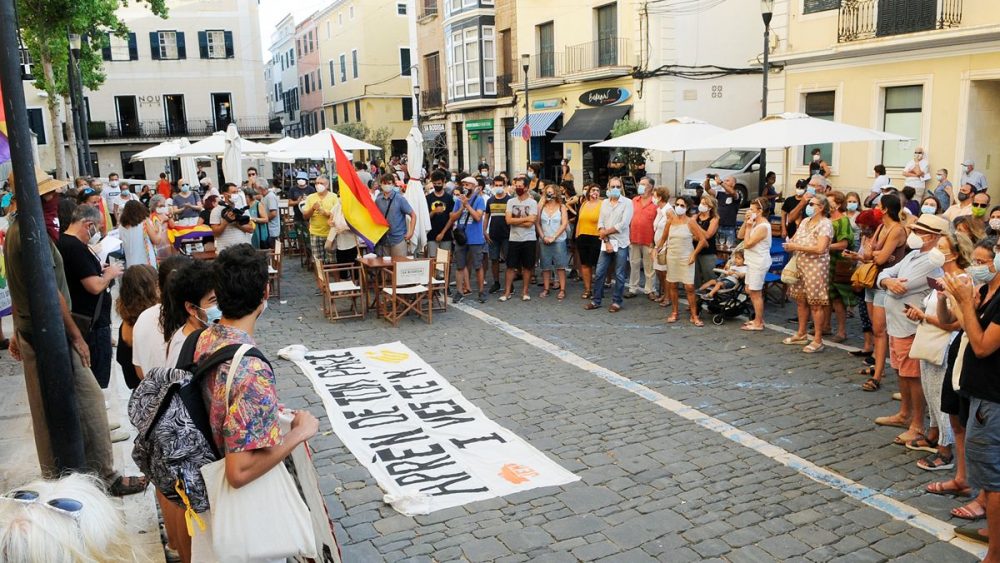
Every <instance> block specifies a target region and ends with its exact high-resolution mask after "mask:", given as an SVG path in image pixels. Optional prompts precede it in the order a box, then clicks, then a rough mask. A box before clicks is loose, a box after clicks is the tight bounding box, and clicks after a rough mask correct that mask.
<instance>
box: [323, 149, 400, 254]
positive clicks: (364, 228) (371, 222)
mask: <svg viewBox="0 0 1000 563" xmlns="http://www.w3.org/2000/svg"><path fill="white" fill-rule="evenodd" d="M330 142H331V143H333V153H334V156H335V158H336V163H337V184H338V185H339V186H340V205H341V207H342V208H343V210H344V219H346V220H347V224H348V225H350V226H351V229H353V230H354V232H355V233H357V234H358V236H359V237H361V238H362V239H364V241H365V244H366V245H367V246H368V250H369V251H371V250H372V249H374V248H375V243H376V242H378V240H379V239H380V238H382V235H384V234H385V233H387V232H388V231H389V222H388V221H386V220H385V217H384V216H383V215H382V212H381V211H379V209H378V207H377V206H376V205H375V202H374V201H373V200H372V196H371V194H370V193H368V187H367V186H365V185H364V184H363V183H361V178H358V173H357V172H355V170H354V165H353V164H351V161H350V160H348V158H347V155H346V154H344V151H343V150H342V149H341V148H340V146H338V145H337V140H336V139H334V137H333V135H330Z"/></svg>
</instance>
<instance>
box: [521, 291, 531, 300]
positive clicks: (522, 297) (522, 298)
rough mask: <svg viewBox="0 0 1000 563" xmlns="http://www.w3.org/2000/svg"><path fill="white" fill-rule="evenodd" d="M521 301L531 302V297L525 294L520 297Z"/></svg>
mask: <svg viewBox="0 0 1000 563" xmlns="http://www.w3.org/2000/svg"><path fill="white" fill-rule="evenodd" d="M521 301H531V296H530V295H528V294H527V293H525V294H524V295H522V296H521Z"/></svg>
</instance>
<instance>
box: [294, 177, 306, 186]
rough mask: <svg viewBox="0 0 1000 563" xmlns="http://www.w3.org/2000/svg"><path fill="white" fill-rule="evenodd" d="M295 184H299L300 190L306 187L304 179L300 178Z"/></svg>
mask: <svg viewBox="0 0 1000 563" xmlns="http://www.w3.org/2000/svg"><path fill="white" fill-rule="evenodd" d="M295 183H296V184H298V186H299V187H300V188H301V187H303V186H305V185H306V181H305V180H303V179H302V178H299V179H298V180H295Z"/></svg>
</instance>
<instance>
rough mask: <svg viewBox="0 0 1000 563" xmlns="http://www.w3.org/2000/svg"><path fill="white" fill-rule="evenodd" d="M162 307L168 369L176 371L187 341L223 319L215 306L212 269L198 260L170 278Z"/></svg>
mask: <svg viewBox="0 0 1000 563" xmlns="http://www.w3.org/2000/svg"><path fill="white" fill-rule="evenodd" d="M161 301H162V306H161V307H160V326H161V327H162V328H163V338H164V340H165V341H166V342H167V362H166V365H167V367H174V366H175V365H176V364H177V358H178V356H179V355H180V352H181V346H183V344H184V339H185V338H187V336H188V335H189V334H191V333H192V332H194V331H196V330H198V329H199V328H205V327H207V326H211V325H212V323H214V322H215V321H217V320H218V319H219V318H220V317H221V313H220V312H219V308H218V306H216V304H215V287H214V285H213V279H212V266H211V265H210V264H209V263H208V262H203V261H201V260H195V261H193V262H191V263H190V264H189V265H188V266H186V267H184V268H181V269H179V270H177V271H176V272H174V273H172V274H171V275H170V276H169V277H168V278H167V287H166V290H165V291H164V292H163V296H162V299H161Z"/></svg>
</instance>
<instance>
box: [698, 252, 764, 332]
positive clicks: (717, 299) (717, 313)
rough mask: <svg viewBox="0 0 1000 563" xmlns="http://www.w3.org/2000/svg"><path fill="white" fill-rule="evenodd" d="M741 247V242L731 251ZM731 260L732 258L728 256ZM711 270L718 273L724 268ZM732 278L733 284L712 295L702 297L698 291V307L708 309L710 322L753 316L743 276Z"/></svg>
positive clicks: (720, 323)
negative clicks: (734, 281)
mask: <svg viewBox="0 0 1000 563" xmlns="http://www.w3.org/2000/svg"><path fill="white" fill-rule="evenodd" d="M742 249H743V243H742V242H741V243H740V244H739V245H738V246H737V247H736V248H734V249H733V252H735V251H736V250H742ZM730 256H732V255H730ZM731 260H732V258H730V261H731ZM725 267H726V268H728V267H730V264H729V263H727V264H725ZM712 271H713V272H715V273H716V274H717V275H718V274H722V272H723V271H724V269H723V268H715V269H714V270H712ZM733 279H735V280H736V283H735V285H733V286H732V287H724V288H722V289H720V290H719V291H718V293H716V294H715V295H714V296H712V297H703V296H702V295H701V294H700V292H698V293H699V294H698V296H697V299H698V309H699V310H701V308H702V306H704V308H706V309H708V312H709V313H711V314H712V324H715V325H722V323H724V322H726V319H732V318H735V317H738V316H740V315H743V314H745V315H747V316H748V317H751V318H752V317H753V304H752V303H751V302H750V296H748V295H747V293H746V284H745V282H744V280H743V278H741V277H734V278H733Z"/></svg>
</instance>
